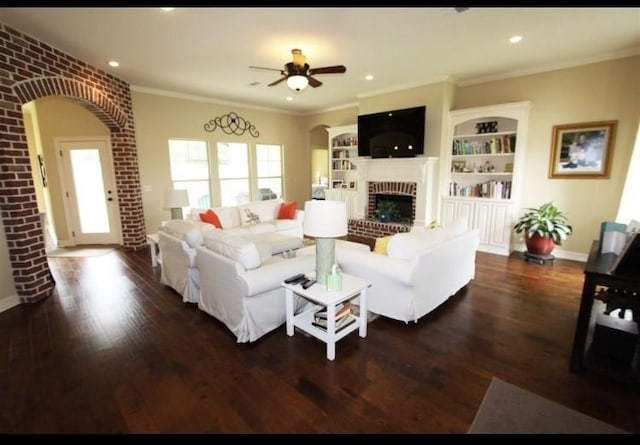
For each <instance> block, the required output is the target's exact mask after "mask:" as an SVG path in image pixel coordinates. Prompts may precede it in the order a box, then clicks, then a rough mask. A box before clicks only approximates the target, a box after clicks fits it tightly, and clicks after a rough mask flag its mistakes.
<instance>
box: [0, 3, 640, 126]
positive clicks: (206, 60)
mask: <svg viewBox="0 0 640 445" xmlns="http://www.w3.org/2000/svg"><path fill="white" fill-rule="evenodd" d="M0 22H2V23H4V24H6V25H8V26H11V27H13V28H16V29H18V30H20V31H22V32H24V33H26V34H29V35H31V36H34V37H36V38H38V39H40V40H43V41H44V42H47V43H48V44H50V45H51V46H54V47H56V48H58V49H60V50H62V51H64V52H67V53H69V54H71V55H73V56H74V57H77V58H79V59H81V60H84V61H86V62H87V63H89V64H91V65H93V66H96V67H98V68H100V69H103V70H105V71H107V72H110V73H111V74H113V75H114V76H117V77H119V78H120V79H122V80H124V81H126V82H128V83H129V84H131V85H132V87H133V88H134V89H137V90H142V91H151V90H158V91H161V92H166V93H177V94H181V95H189V96H197V97H200V98H203V99H205V100H212V101H216V102H223V103H224V102H229V103H233V104H245V105H251V106H258V107H264V108H268V109H277V110H282V111H285V112H291V113H303V114H304V113H310V112H315V111H320V110H326V109H331V108H336V107H341V106H345V105H349V104H355V103H357V102H358V100H359V99H360V98H363V97H367V96H370V95H375V94H379V93H384V92H389V91H394V90H398V89H404V88H407V87H411V86H417V85H423V84H429V83H433V82H439V81H442V80H444V79H447V78H449V79H452V80H454V81H456V82H460V83H472V82H479V81H483V80H489V79H493V78H504V77H508V76H512V75H521V74H527V73H534V72H540V71H545V70H550V69H555V68H562V67H566V66H572V65H578V64H582V63H589V62H594V61H600V60H606V59H609V58H615V57H622V56H627V55H632V54H639V53H640V8H637V7H633V8H632V7H629V8H474V7H472V8H470V9H467V10H466V11H464V12H457V11H456V10H455V9H454V8H446V7H429V8H425V7H420V8H418V7H416V8H391V7H384V8H367V7H355V8H335V7H303V8H284V7H282V8H255V7H240V8H218V7H212V8H176V9H174V10H173V11H170V12H167V11H163V10H161V8H31V7H29V8H0ZM514 34H520V35H522V36H523V40H522V41H521V42H520V43H518V44H511V43H509V38H510V37H511V36H512V35H514ZM293 48H300V49H302V52H303V54H304V55H306V56H307V63H308V64H309V65H310V67H311V68H314V67H324V66H329V65H345V66H346V67H347V71H346V73H344V74H319V75H316V76H315V77H316V78H317V79H318V80H320V81H321V82H323V84H324V85H322V86H321V87H318V88H311V87H307V88H306V89H304V90H302V91H300V92H296V91H293V90H290V89H289V88H288V87H287V85H286V83H285V82H282V83H279V84H278V85H276V86H272V87H269V86H267V85H268V84H269V83H271V82H273V81H275V80H277V79H278V78H279V77H280V73H278V72H277V71H263V70H255V69H250V68H249V66H250V65H254V66H261V67H268V68H274V69H283V68H284V64H285V63H287V62H290V61H291V60H292V55H291V50H292V49H293ZM111 59H116V60H118V61H119V62H120V66H119V67H118V68H112V67H109V66H108V65H107V64H106V62H107V61H108V60H111ZM367 74H372V75H373V76H374V79H373V80H365V75H367ZM288 97H290V98H291V100H289V101H288V100H287V98H288Z"/></svg>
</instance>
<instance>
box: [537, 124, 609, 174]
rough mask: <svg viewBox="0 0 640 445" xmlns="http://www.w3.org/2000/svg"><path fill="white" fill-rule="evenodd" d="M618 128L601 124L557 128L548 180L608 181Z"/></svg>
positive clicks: (553, 136)
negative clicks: (592, 179)
mask: <svg viewBox="0 0 640 445" xmlns="http://www.w3.org/2000/svg"><path fill="white" fill-rule="evenodd" d="M617 124H618V121H602V122H588V123H584V124H569V125H556V126H554V127H553V135H552V138H551V159H550V162H549V177H550V178H562V179H568V178H581V179H588V178H598V179H605V178H608V177H609V169H610V166H611V157H612V155H613V148H614V142H615V136H616V127H617Z"/></svg>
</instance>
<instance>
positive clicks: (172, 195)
mask: <svg viewBox="0 0 640 445" xmlns="http://www.w3.org/2000/svg"><path fill="white" fill-rule="evenodd" d="M188 205H189V195H188V193H187V191H186V190H173V189H171V190H165V191H164V208H165V209H171V219H182V208H183V207H187V206H188Z"/></svg>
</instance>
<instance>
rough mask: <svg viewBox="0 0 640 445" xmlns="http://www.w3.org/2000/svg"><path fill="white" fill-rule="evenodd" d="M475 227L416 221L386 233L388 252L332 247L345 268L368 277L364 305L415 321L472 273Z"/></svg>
mask: <svg viewBox="0 0 640 445" xmlns="http://www.w3.org/2000/svg"><path fill="white" fill-rule="evenodd" d="M478 244H479V233H478V231H477V230H471V231H469V230H468V229H467V228H466V222H464V221H458V222H456V223H454V225H453V226H452V227H447V228H437V229H431V230H428V229H425V228H423V227H414V228H413V229H412V231H411V232H409V233H398V234H395V235H393V236H391V237H390V238H389V239H388V244H387V253H386V254H380V253H376V252H363V251H360V250H353V249H351V250H340V251H336V258H337V261H338V263H339V264H340V267H341V268H342V270H343V271H344V272H345V273H349V274H352V275H355V276H358V277H360V278H364V279H367V280H369V281H371V283H372V285H371V287H370V288H369V290H368V291H367V309H368V310H369V311H371V312H373V313H375V314H379V315H382V316H384V317H388V318H392V319H395V320H400V321H404V322H409V321H414V322H417V321H418V319H419V318H421V317H422V316H424V315H426V314H428V313H429V312H431V311H432V310H434V309H435V308H437V307H438V306H440V305H441V304H442V303H444V302H445V301H447V300H448V299H449V297H450V296H452V295H454V294H455V293H456V292H458V290H460V289H461V288H463V287H464V286H466V285H467V284H468V283H469V281H470V280H472V279H473V278H474V276H475V259H476V251H477V249H478Z"/></svg>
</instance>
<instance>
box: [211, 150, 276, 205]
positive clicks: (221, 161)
mask: <svg viewBox="0 0 640 445" xmlns="http://www.w3.org/2000/svg"><path fill="white" fill-rule="evenodd" d="M217 155H218V178H219V180H220V205H222V206H236V205H240V204H245V203H247V202H249V201H251V200H265V199H275V198H281V197H282V146H280V145H265V144H256V146H255V152H253V153H250V150H249V145H247V144H245V143H232V142H219V143H218V150H217ZM250 155H253V156H250Z"/></svg>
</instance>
